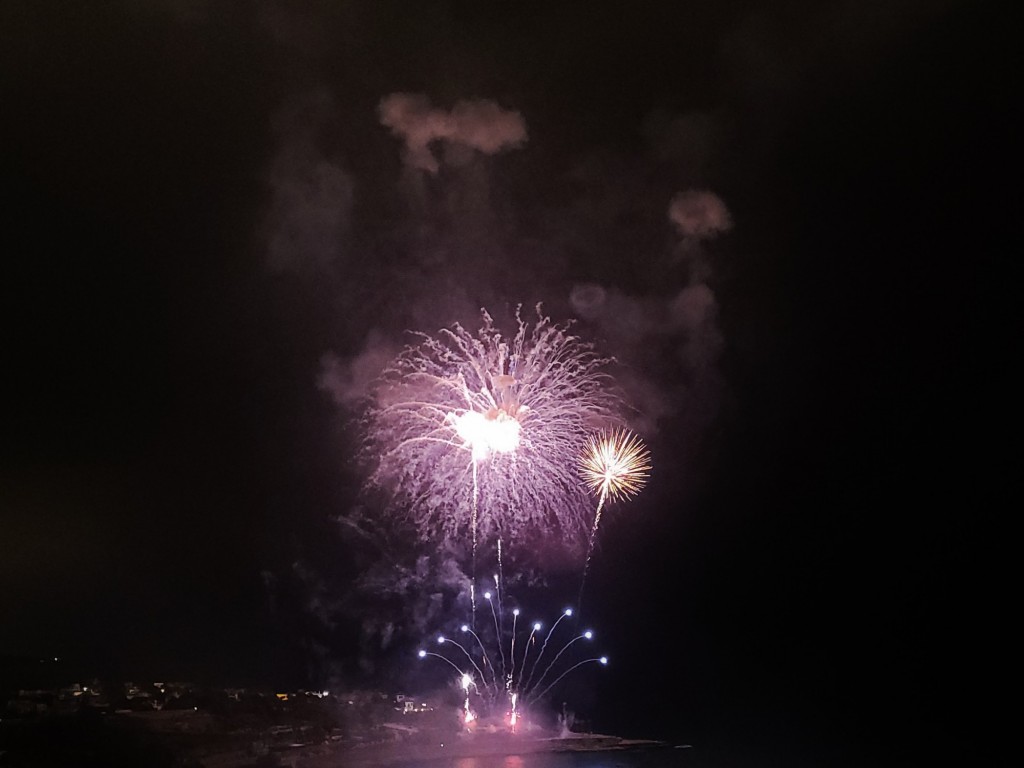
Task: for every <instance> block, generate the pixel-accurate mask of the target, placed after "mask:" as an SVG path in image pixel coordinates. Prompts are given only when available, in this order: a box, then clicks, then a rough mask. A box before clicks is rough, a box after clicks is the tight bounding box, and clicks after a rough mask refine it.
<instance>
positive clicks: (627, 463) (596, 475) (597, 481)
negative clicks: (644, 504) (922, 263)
mask: <svg viewBox="0 0 1024 768" xmlns="http://www.w3.org/2000/svg"><path fill="white" fill-rule="evenodd" d="M650 469H651V454H650V452H649V451H648V450H647V448H646V447H645V446H644V443H643V441H642V440H641V439H640V438H639V437H637V436H636V435H634V434H633V433H632V432H630V431H629V430H622V429H616V430H613V431H611V432H602V433H601V434H599V435H597V436H595V437H591V438H590V440H589V442H588V443H587V446H586V449H585V450H584V452H583V455H582V457H581V458H580V474H581V476H582V477H583V482H584V483H586V484H587V486H588V487H589V488H590V490H591V491H593V492H594V493H595V494H597V495H599V496H600V497H601V498H602V499H605V498H607V499H610V500H612V501H615V500H616V499H620V498H628V497H630V496H635V495H636V494H637V493H639V492H640V490H641V489H642V488H643V487H644V485H645V484H646V483H647V477H648V472H650Z"/></svg>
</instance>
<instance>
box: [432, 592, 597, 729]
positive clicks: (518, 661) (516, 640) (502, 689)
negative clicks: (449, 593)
mask: <svg viewBox="0 0 1024 768" xmlns="http://www.w3.org/2000/svg"><path fill="white" fill-rule="evenodd" d="M484 599H485V600H486V601H487V603H488V604H489V605H490V610H491V617H492V619H493V627H488V630H487V631H484V630H481V631H480V632H477V631H476V630H474V628H473V627H472V626H471V625H470V624H462V625H461V626H460V627H459V634H460V635H461V639H462V642H459V641H458V640H455V639H452V638H451V637H449V636H447V635H443V634H441V635H438V636H437V637H436V644H437V646H438V647H439V650H438V651H428V650H426V649H420V650H419V651H418V656H419V657H420V658H421V659H426V658H428V657H434V658H437V659H440V660H441V661H443V662H445V663H446V664H447V665H448V666H450V667H451V668H452V669H454V670H455V671H456V672H457V673H458V676H457V677H456V679H455V685H456V686H457V687H458V688H460V689H461V690H462V692H463V697H464V700H463V705H462V719H463V723H464V724H465V726H466V727H467V728H472V727H473V724H474V723H475V722H476V721H477V719H478V718H487V717H491V718H493V717H495V716H500V717H502V718H503V721H504V724H505V725H506V726H507V727H508V728H509V729H510V730H512V731H515V730H516V729H517V727H518V725H519V722H520V720H521V719H522V718H523V717H524V715H526V714H527V713H528V711H529V709H530V708H531V707H534V706H537V705H539V704H540V703H541V702H543V701H544V700H545V698H546V697H547V696H548V694H549V693H551V692H552V690H554V689H555V688H556V686H557V685H558V684H559V683H560V682H561V681H562V680H564V679H565V678H566V677H567V676H568V675H569V674H571V673H572V672H574V671H575V670H577V669H579V668H580V667H583V666H585V665H588V664H600V665H602V666H604V665H607V664H608V657H607V656H585V655H584V654H580V653H579V652H578V650H577V648H578V646H577V643H583V644H587V643H589V642H590V641H591V640H593V638H594V632H593V631H592V630H589V629H587V630H584V631H583V632H579V633H576V632H575V631H574V630H570V631H569V633H567V632H566V628H567V626H568V623H567V624H566V626H563V627H562V628H561V630H560V629H559V625H560V624H562V621H563V619H570V618H571V617H572V616H573V610H572V608H566V609H565V610H564V611H562V613H561V614H559V616H558V618H557V619H556V620H555V621H554V623H552V624H551V626H550V627H548V628H547V631H546V632H545V625H544V624H543V623H542V622H540V621H534V622H533V623H531V624H528V625H525V626H520V624H519V616H520V615H521V611H520V610H519V609H518V608H514V609H513V610H512V611H511V617H510V616H509V615H508V614H507V613H506V612H505V611H503V610H502V607H501V605H500V603H499V602H498V597H497V593H492V592H485V593H484ZM510 618H511V621H510ZM509 624H511V628H510V627H509ZM492 630H493V631H492ZM569 635H571V636H569ZM553 638H558V639H557V640H555V642H554V644H552V649H551V650H550V651H549V650H548V645H549V643H551V641H552V640H553ZM556 647H557V648H558V650H557V651H555V650H554V649H555V648H556ZM581 655H584V658H580V656H581Z"/></svg>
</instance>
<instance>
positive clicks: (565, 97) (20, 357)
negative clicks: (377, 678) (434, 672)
mask: <svg viewBox="0 0 1024 768" xmlns="http://www.w3.org/2000/svg"><path fill="white" fill-rule="evenodd" d="M975 6H979V7H975ZM1008 28H1009V25H1008V24H1007V23H1004V22H1003V21H1002V20H1000V19H999V18H998V17H997V15H996V14H994V13H992V12H991V11H990V12H988V13H986V12H985V11H984V10H982V9H981V8H980V4H976V3H967V2H953V1H949V2H914V1H912V0H895V1H893V2H877V3H876V2H866V3H852V2H850V3H845V2H833V1H830V2H825V3H814V2H798V1H794V2H783V3H770V4H758V3H752V2H742V1H741V0H731V1H729V2H718V3H702V4H699V3H690V2H665V3H661V2H650V3H622V4H615V3H584V2H563V3H552V2H516V3H509V2H505V3H490V2H473V3H470V2H455V1H454V0H450V1H449V2H436V3H435V2H424V3H409V2H391V1H390V0H389V1H384V2H359V1H357V2H347V3H341V2H328V0H310V2H283V1H282V2H271V0H260V1H259V2H230V1H225V2H214V1H213V0H151V1H150V2H146V3H135V2H127V0H125V1H124V2H114V1H111V2H103V3H89V4H75V3H57V2H46V1H39V0H37V1H36V2H32V3H27V2H20V3H19V2H13V3H5V4H3V6H2V8H0V30H2V31H0V40H2V45H0V84H2V86H0V88H2V90H0V99H2V101H0V190H2V205H3V210H4V213H5V216H4V223H3V225H2V226H0V254H2V259H3V261H2V263H3V272H2V277H0V296H2V308H3V309H2V311H3V323H2V328H3V331H2V333H3V347H2V352H3V357H2V370H3V381H4V384H5V386H4V391H5V397H4V399H3V402H4V407H3V417H2V424H0V525H2V528H0V542H2V557H0V653H3V654H8V655H30V656H32V655H46V656H53V655H58V656H62V657H65V658H67V659H72V660H74V663H75V664H78V665H79V668H81V669H102V670H105V671H109V673H110V674H121V675H124V676H126V677H133V676H134V677H143V676H150V675H151V676H162V677H174V676H180V677H194V678H204V677H206V678H211V679H223V680H224V681H231V680H235V679H237V680H247V681H250V680H251V681H270V682H272V683H274V684H282V685H283V684H295V685H307V684H308V685H311V686H313V685H320V684H322V683H325V682H333V681H337V680H344V679H346V675H348V676H350V677H354V676H356V675H357V674H358V673H360V671H361V670H362V671H365V667H361V666H360V665H359V663H358V662H357V660H356V659H357V656H359V653H357V645H356V640H357V636H358V626H357V623H358V622H356V623H352V622H353V620H352V617H349V621H348V623H346V622H345V621H341V622H340V623H339V624H337V625H335V627H334V629H333V630H325V628H324V625H323V619H324V617H325V615H326V614H327V613H328V609H329V608H330V606H332V605H333V604H334V603H335V602H336V601H343V600H344V592H345V589H346V584H347V583H348V582H347V581H346V580H347V579H351V577H352V576H353V575H354V574H355V573H356V572H357V571H358V568H359V565H358V563H356V562H355V561H353V560H352V557H351V554H352V553H351V552H350V551H349V549H348V548H347V545H346V543H345V542H344V541H343V540H342V537H341V535H340V532H339V527H338V523H337V518H338V516H340V515H345V514H346V512H347V511H348V510H350V509H351V508H352V505H353V504H355V503H356V490H357V489H358V487H359V485H360V483H361V481H362V478H361V477H360V475H359V472H358V471H357V469H356V468H354V467H353V466H352V463H351V459H352V453H353V450H352V449H353V445H354V442H355V440H356V437H357V436H356V434H355V433H354V432H353V430H352V429H351V427H350V422H349V419H348V417H349V416H350V415H351V407H350V406H351V405H352V404H353V403H355V402H357V400H355V399H354V398H356V397H357V396H358V395H359V394H361V393H362V391H363V389H364V387H365V384H366V381H367V377H368V375H370V374H372V373H373V370H374V369H373V365H374V362H375V361H376V362H377V363H378V364H379V361H380V360H382V359H384V358H383V355H384V354H386V353H387V351H388V350H394V349H396V348H397V346H398V345H400V344H401V343H403V341H404V337H403V331H404V330H407V329H413V330H425V331H428V332H433V331H435V330H437V329H438V328H440V327H442V326H446V325H448V324H450V323H451V322H453V321H455V320H462V321H464V322H466V321H468V322H472V321H473V319H474V317H475V313H476V312H477V311H478V310H479V309H480V308H482V307H486V308H488V309H491V310H493V311H494V312H495V313H496V314H497V315H501V316H502V317H504V318H505V319H507V318H508V317H509V313H510V308H511V307H514V306H515V305H516V304H518V303H523V304H525V305H527V306H532V305H533V304H535V303H537V302H543V303H544V306H545V308H546V310H547V311H548V312H549V313H550V314H551V315H552V316H553V317H555V318H557V319H567V318H569V317H576V318H578V319H579V320H580V324H579V325H578V326H577V328H578V329H579V330H580V332H581V334H583V335H585V336H587V337H588V338H591V339H593V341H594V342H595V343H596V344H597V345H598V346H599V347H600V348H602V349H605V350H607V351H608V352H609V353H611V354H615V355H616V356H617V357H619V358H620V359H621V360H622V361H623V362H624V363H625V366H626V369H627V371H626V372H625V373H624V374H623V377H624V378H623V381H624V384H625V386H626V387H627V389H628V390H629V391H630V393H631V394H632V395H633V396H634V398H635V402H636V403H637V406H638V408H639V409H640V412H641V413H640V416H639V417H638V419H637V425H636V426H637V428H638V429H639V430H640V431H641V433H642V434H643V435H644V437H645V439H646V440H647V442H648V444H649V446H650V447H651V449H652V452H653V454H654V461H655V469H654V472H653V475H652V479H651V482H650V484H649V486H648V488H647V489H645V491H644V493H643V494H642V495H641V496H640V497H638V499H636V500H635V501H633V502H631V503H630V504H629V506H628V507H627V506H623V507H622V508H621V509H619V510H618V512H617V513H616V514H615V515H610V516H609V519H608V523H607V526H606V529H605V531H604V532H605V534H606V538H604V539H603V540H602V543H601V546H600V548H599V551H598V552H597V554H596V557H595V561H594V565H593V570H592V572H591V575H590V576H589V578H590V579H591V581H590V582H589V586H588V595H589V597H588V605H589V610H590V611H591V613H592V618H593V622H594V625H595V627H597V628H599V629H600V630H601V631H602V633H603V635H604V637H605V638H606V646H605V647H607V648H608V653H609V655H612V656H614V657H615V659H616V665H615V666H614V667H612V668H609V669H608V670H606V671H604V672H603V673H602V675H603V677H601V682H600V683H599V684H597V685H598V688H599V691H598V692H597V693H592V694H591V701H592V704H591V706H592V707H593V708H594V710H595V712H597V715H596V716H597V717H601V716H604V717H606V718H609V720H606V721H605V722H612V723H613V724H612V725H609V726H608V727H609V728H613V727H620V729H631V730H632V731H633V732H635V733H637V734H642V733H643V732H644V730H645V728H646V729H649V730H651V731H654V732H656V735H657V734H662V733H670V734H673V737H676V738H680V739H687V740H691V741H694V742H695V743H697V742H701V743H707V744H718V745H732V746H733V748H734V749H740V747H739V746H737V745H741V744H742V745H749V746H748V747H744V749H747V750H748V751H749V753H750V754H751V755H755V756H756V755H761V756H763V755H765V754H768V753H771V754H772V755H773V757H772V758H771V760H770V761H769V762H767V763H765V762H762V763H760V764H761V765H765V764H793V762H794V761H795V760H797V759H802V758H808V759H812V757H813V758H816V757H820V756H821V755H829V756H831V757H832V758H835V757H837V756H845V757H848V758H849V760H850V763H851V764H857V761H858V760H860V759H861V758H862V757H865V756H868V755H872V754H875V753H874V750H878V749H883V748H884V749H885V750H886V751H885V754H887V755H893V756H894V761H895V762H896V763H900V761H906V762H907V763H908V764H909V763H910V762H912V757H911V756H912V754H913V751H912V750H914V749H917V748H920V745H921V744H922V743H924V742H925V741H927V740H928V739H929V738H930V737H931V736H933V735H934V734H937V733H940V732H941V733H943V734H945V737H946V738H948V739H951V740H952V741H953V743H954V745H956V746H957V747H958V748H962V747H963V746H964V744H966V743H967V738H966V736H965V735H964V733H963V729H962V728H961V727H959V726H960V725H961V724H962V722H963V721H961V720H960V719H959V715H958V713H959V712H960V710H961V709H962V708H963V706H964V703H965V701H966V700H968V689H967V684H968V681H969V680H970V679H971V678H972V677H973V676H974V675H975V674H979V675H981V676H984V675H983V674H982V670H983V669H985V668H986V659H989V660H990V659H992V658H993V656H994V655H995V650H996V648H997V647H999V645H1000V641H999V639H998V638H999V619H998V616H999V615H1000V614H999V612H998V611H994V610H993V606H994V605H996V604H997V600H996V596H997V593H998V590H999V588H1000V580H999V579H998V576H997V574H996V573H995V571H994V570H991V569H990V567H991V566H999V565H1003V561H1000V560H999V559H998V558H996V557H995V556H991V557H989V556H986V557H981V556H980V554H981V551H982V550H981V544H982V542H983V541H984V540H985V539H986V538H987V537H986V536H984V535H983V534H984V532H985V531H987V530H988V526H989V523H990V521H991V520H993V519H998V515H999V514H1000V513H1001V511H1002V509H1003V508H1005V507H1006V506H1008V505H1007V503H1006V501H1004V500H1003V499H1002V498H1001V494H1000V492H999V487H1000V486H999V482H998V479H999V478H1000V477H1004V476H1006V475H1008V474H1010V473H1011V472H1012V470H1011V468H1010V463H1009V461H1008V459H1007V458H1006V457H1007V456H1008V455H1009V454H1008V453H1002V452H1001V451H1000V452H997V451H996V450H994V449H993V447H994V446H998V445H1001V444H1002V443H1003V440H1004V439H1005V440H1007V441H1009V438H1010V437H1011V435H1010V434H1009V427H1008V426H1007V418H1008V414H1009V410H1010V409H1009V403H1010V402H1012V401H1011V400H1010V387H1009V385H1008V383H1006V381H1007V379H1006V376H1007V374H1008V372H1009V370H1010V369H1011V368H1012V360H1011V356H1010V355H1009V352H1010V351H1012V348H1010V346H1009V344H1010V343H1011V338H1012V341H1013V342H1017V339H1016V337H1011V332H1010V328H1011V312H1010V308H1011V295H1010V291H1011V283H1010V282H1009V280H1008V279H1004V273H1005V272H1007V271H1008V270H1007V267H1008V265H1009V262H1010V259H1011V258H1012V254H1011V250H1010V245H1009V243H1010V242H1012V241H1013V240H1010V239H1009V237H1008V231H1009V227H1008V226H1007V222H1008V220H1009V219H1010V217H1011V216H1012V215H1013V214H1014V212H1015V211H1016V208H1017V207H1018V206H1017V204H1016V203H1015V200H1016V199H1017V196H1016V195H1015V194H1013V192H1012V191H1011V190H1013V189H1014V186H1015V184H1016V179H1015V178H1013V177H1012V176H1011V173H1010V169H1009V164H1008V162H1007V160H1008V159H1009V156H1010V153H1009V145H1010V141H1009V137H1010V123H1009V121H1008V107H1009V105H1010V103H1011V98H1010V95H1009V94H1008V93H1007V91H1008V88H1007V85H1008V84H1009V82H1010V81H1011V79H1015V78H1014V75H1013V73H1014V72H1015V71H1017V69H1019V67H1017V68H1016V69H1015V66H1014V64H1015V61H1014V59H1015V58H1017V57H1015V56H1014V55H1013V54H1011V50H1012V46H1011V44H1010V41H1009V32H1008ZM1016 64H1019V62H1016ZM392 94H400V95H402V96H400V97H399V98H400V99H405V98H408V99H409V102H408V103H417V104H419V105H420V106H419V108H418V109H419V111H418V112H417V111H415V110H413V112H410V113H408V114H409V115H411V117H410V118H409V119H410V120H411V121H412V123H414V124H415V126H417V127H418V128H419V129H420V130H428V127H424V126H430V125H431V124H433V123H432V122H431V121H434V122H435V123H437V122H442V123H443V122H444V121H445V120H446V119H448V120H449V122H448V123H445V124H446V125H449V126H450V125H451V118H452V116H453V115H458V114H462V115H463V116H464V124H463V128H465V126H466V125H469V126H470V128H472V127H474V126H476V127H479V125H481V124H483V123H481V121H484V122H486V121H485V118H484V117H481V115H482V114H483V112H482V111H481V110H482V108H481V106H480V105H481V103H482V100H490V101H491V102H493V104H492V106H493V111H492V113H491V116H492V118H494V120H493V121H492V122H491V123H486V125H484V127H483V128H481V129H480V131H481V132H482V133H481V132H478V133H477V134H474V135H475V136H476V138H473V136H472V135H470V134H471V133H472V131H470V130H469V129H466V130H465V131H463V133H457V132H456V133H455V134H453V133H449V134H446V137H442V138H441V139H439V140H437V141H434V142H433V143H432V144H430V145H429V146H427V147H426V149H425V150H422V148H421V150H422V151H420V153H419V154H417V153H416V151H415V148H410V147H408V146H406V145H405V144H404V140H403V137H402V135H399V134H398V133H395V132H393V131H392V130H390V129H389V127H387V126H385V125H383V124H382V115H383V112H382V111H381V105H382V100H383V99H385V98H386V97H388V96H390V95H392ZM413 97H421V100H420V101H418V102H416V101H414V99H413ZM460 110H462V111H461V112H460ZM407 116H408V115H407ZM509 125H513V127H514V126H515V125H521V126H525V134H524V136H522V137H520V139H518V140H516V139H514V138H508V137H506V140H504V141H498V142H497V143H496V144H487V143H486V142H485V141H484V142H483V143H481V142H482V141H483V140H482V139H480V136H481V135H485V138H486V137H488V136H491V137H492V136H493V135H494V133H495V132H496V131H498V132H500V130H501V129H502V128H503V127H504V128H507V127H508V126H509ZM437 130H442V129H437ZM445 130H453V129H445ZM459 130H461V129H459ZM431 135H432V136H435V137H436V136H439V135H440V134H438V133H436V132H435V133H434V134H431ZM467 136H468V138H467ZM424 151H425V152H428V153H430V154H429V155H426V156H425V155H424V154H423V152H424ZM431 163H432V164H433V165H434V166H436V167H429V168H428V167H425V164H426V165H430V164H431ZM688 192H692V193H704V194H706V195H709V196H710V198H713V199H715V200H717V201H719V202H720V203H722V204H724V208H725V209H727V211H728V215H727V218H728V224H729V225H731V226H728V225H727V222H726V221H725V220H724V219H721V218H719V219H717V220H716V221H717V223H718V225H719V226H717V227H714V228H713V231H711V232H710V233H705V234H703V235H701V234H696V235H695V234H694V233H693V232H692V231H691V232H687V231H685V227H683V226H681V225H680V224H679V223H678V222H677V221H674V220H672V219H671V218H670V205H672V203H673V201H674V200H680V199H685V198H680V197H679V196H681V195H685V194H686V193H688ZM705 215H711V214H707V213H706V212H705ZM1015 239H1016V238H1014V240H1015ZM695 288H697V289H699V290H697V291H696V293H695V292H694V290H693V289H695ZM688 290H689V292H688ZM595 297H596V299H595ZM695 297H702V298H703V299H704V301H703V303H700V304H699V306H698V305H695V304H693V303H691V302H692V300H693V299H694V298H695ZM595 300H596V301H597V302H598V303H597V304H594V301H595ZM694 307H696V309H694ZM691 311H692V312H697V315H696V316H694V315H693V314H692V313H691V314H687V313H688V312H691ZM325 356H327V357H326V358H325ZM325 359H329V360H332V361H333V366H334V367H333V368H332V369H331V370H333V371H334V375H333V376H330V377H328V379H327V384H328V385H329V386H326V387H325V386H323V382H324V381H325V380H324V378H323V374H324V372H325V371H326V370H327V369H326V368H325V362H324V361H325ZM318 381H319V382H321V385H320V386H318ZM1009 444H1010V445H1012V444H1013V443H1012V442H1010V443H1009ZM1010 450H1012V448H1011V449H1010ZM1007 512H1012V510H1007ZM618 513H621V514H618ZM984 638H988V639H984ZM366 653H367V649H366V648H363V649H362V654H363V655H365V654H366ZM69 663H71V662H69ZM968 668H970V669H971V670H973V671H972V672H971V673H970V674H968V672H967V669H968ZM614 718H617V719H614ZM721 749H723V750H726V747H725V746H721ZM773 750H774V751H773ZM723 754H724V752H723ZM786 757H788V758H791V759H789V760H788V761H787V759H786ZM772 760H778V762H777V763H772V762H771V761H772ZM832 764H836V763H835V762H833V763H832ZM873 764H877V762H874V763H873Z"/></svg>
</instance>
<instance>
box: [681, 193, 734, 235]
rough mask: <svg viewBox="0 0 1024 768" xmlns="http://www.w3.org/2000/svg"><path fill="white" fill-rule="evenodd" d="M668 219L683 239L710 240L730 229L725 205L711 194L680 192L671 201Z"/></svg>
mask: <svg viewBox="0 0 1024 768" xmlns="http://www.w3.org/2000/svg"><path fill="white" fill-rule="evenodd" d="M668 217H669V219H671V220H672V223H673V224H675V225H676V228H677V229H678V230H679V232H680V234H682V235H683V236H684V237H692V238H697V239H699V240H710V239H712V238H714V237H717V236H718V235H719V234H721V233H722V232H726V231H728V230H729V229H731V228H732V219H731V217H730V216H729V211H728V210H727V209H726V207H725V203H723V202H722V200H721V198H719V197H718V195H716V194H714V193H713V192H705V191H694V190H690V191H688V192H682V193H680V194H678V195H676V196H675V197H674V198H673V199H672V204H671V205H670V206H669V209H668Z"/></svg>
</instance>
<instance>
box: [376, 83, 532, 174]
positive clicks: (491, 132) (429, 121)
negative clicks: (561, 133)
mask: <svg viewBox="0 0 1024 768" xmlns="http://www.w3.org/2000/svg"><path fill="white" fill-rule="evenodd" d="M378 111H379V114H380V122H381V124H382V125H384V126H386V127H388V128H390V129H391V132H392V133H393V134H394V135H395V136H397V137H399V138H400V139H402V141H404V142H405V162H406V163H407V164H408V165H410V166H412V167H413V168H418V169H419V170H422V171H427V172H428V173H437V171H438V170H439V168H440V163H439V162H438V159H437V157H436V156H435V155H434V152H433V151H432V150H431V147H430V145H431V144H432V143H434V142H437V141H444V142H448V143H450V144H453V145H456V146H463V147H468V148H470V149H474V150H476V151H477V152H481V153H483V154H485V155H495V154H497V153H499V152H501V151H504V150H506V149H513V148H515V147H518V146H521V145H522V144H524V143H525V142H526V123H525V121H524V120H523V118H522V116H521V115H520V114H519V113H518V112H512V111H507V110H504V109H502V108H501V107H500V106H498V105H497V104H496V103H495V102H493V101H490V100H488V99H482V100H477V101H460V102H458V103H457V104H456V105H455V106H454V107H453V108H452V110H451V111H450V112H445V111H444V110H442V109H437V108H435V107H432V106H431V104H430V100H429V99H428V98H427V97H426V96H422V95H417V94H409V93H393V94H391V95H390V96H385V97H384V98H383V99H382V100H381V102H380V107H379V109H378Z"/></svg>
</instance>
